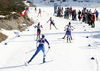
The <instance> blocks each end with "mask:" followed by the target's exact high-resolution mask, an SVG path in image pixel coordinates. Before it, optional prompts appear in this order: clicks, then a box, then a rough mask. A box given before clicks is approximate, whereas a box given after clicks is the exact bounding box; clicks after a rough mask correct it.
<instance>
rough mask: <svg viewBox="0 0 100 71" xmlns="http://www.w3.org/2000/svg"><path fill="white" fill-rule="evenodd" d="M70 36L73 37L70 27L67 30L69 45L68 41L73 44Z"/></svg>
mask: <svg viewBox="0 0 100 71" xmlns="http://www.w3.org/2000/svg"><path fill="white" fill-rule="evenodd" d="M70 35H71V28H70V26H68V27H67V29H66V36H67V43H68V40H69V42H70V43H71V36H70Z"/></svg>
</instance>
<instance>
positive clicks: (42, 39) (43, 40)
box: [27, 34, 50, 64]
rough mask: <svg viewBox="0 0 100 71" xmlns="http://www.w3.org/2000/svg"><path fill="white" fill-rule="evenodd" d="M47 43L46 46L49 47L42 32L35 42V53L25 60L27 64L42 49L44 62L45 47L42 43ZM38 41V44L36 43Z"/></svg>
mask: <svg viewBox="0 0 100 71" xmlns="http://www.w3.org/2000/svg"><path fill="white" fill-rule="evenodd" d="M45 42H46V43H47V44H48V48H49V49H50V44H49V42H48V41H47V39H45V35H44V34H42V38H40V39H39V40H38V41H37V42H36V47H37V50H36V52H35V54H34V55H33V56H32V58H31V59H30V60H29V61H28V62H27V64H29V63H30V62H31V61H32V59H33V58H34V57H35V56H36V55H37V54H38V53H39V52H40V51H42V52H43V63H45V48H44V43H45ZM38 43H39V45H38Z"/></svg>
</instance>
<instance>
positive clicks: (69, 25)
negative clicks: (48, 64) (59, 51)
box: [62, 22, 75, 40]
mask: <svg viewBox="0 0 100 71" xmlns="http://www.w3.org/2000/svg"><path fill="white" fill-rule="evenodd" d="M66 27H70V28H74V27H73V26H71V22H69V24H68V25H66V26H65V27H64V28H65V30H66ZM74 29H75V28H74ZM65 36H66V33H65V35H64V37H63V38H62V39H64V38H65ZM70 37H71V40H72V35H71V34H70Z"/></svg>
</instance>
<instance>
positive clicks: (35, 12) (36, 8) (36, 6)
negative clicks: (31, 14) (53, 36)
mask: <svg viewBox="0 0 100 71" xmlns="http://www.w3.org/2000/svg"><path fill="white" fill-rule="evenodd" d="M36 10H37V6H36V5H35V13H36Z"/></svg>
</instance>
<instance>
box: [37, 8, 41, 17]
mask: <svg viewBox="0 0 100 71" xmlns="http://www.w3.org/2000/svg"><path fill="white" fill-rule="evenodd" d="M39 14H40V16H41V9H40V8H39V12H38V15H37V17H38V16H39Z"/></svg>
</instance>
